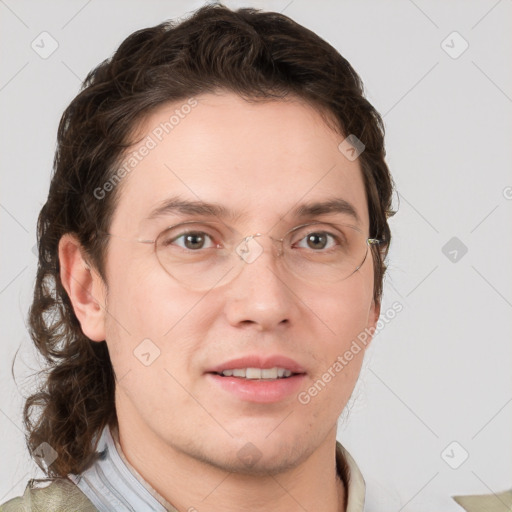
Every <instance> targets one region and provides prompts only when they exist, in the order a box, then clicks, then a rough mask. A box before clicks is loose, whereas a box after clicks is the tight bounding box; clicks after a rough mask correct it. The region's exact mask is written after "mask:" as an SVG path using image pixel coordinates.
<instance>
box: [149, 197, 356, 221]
mask: <svg viewBox="0 0 512 512" xmlns="http://www.w3.org/2000/svg"><path fill="white" fill-rule="evenodd" d="M336 213H341V214H344V215H348V216H350V217H352V218H353V219H354V220H355V221H357V222H360V221H361V219H360V217H359V215H358V213H357V210H356V208H355V207H354V206H353V205H352V204H351V203H349V202H348V201H347V200H345V199H342V198H333V199H329V200H327V201H315V202H310V203H303V204H300V205H299V206H297V207H295V208H294V209H293V210H292V212H291V214H292V216H293V217H297V218H303V217H312V216H322V215H329V214H336ZM169 214H175V215H180V214H181V215H201V216H205V217H218V218H221V219H229V220H231V221H234V220H237V219H239V218H240V217H241V216H242V213H240V212H235V211H233V210H231V209H229V208H226V207H225V206H223V205H221V204H219V203H208V202H204V201H190V200H185V199H182V198H179V197H177V196H175V197H171V198H169V199H167V200H165V201H164V202H163V203H161V204H160V205H159V206H157V207H156V208H155V209H154V210H152V211H151V212H150V214H149V215H148V216H147V217H146V219H145V220H153V219H157V218H159V217H162V216H165V215H169Z"/></svg>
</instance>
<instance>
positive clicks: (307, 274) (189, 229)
mask: <svg viewBox="0 0 512 512" xmlns="http://www.w3.org/2000/svg"><path fill="white" fill-rule="evenodd" d="M107 234H108V235H109V236H116V237H117V238H122V237H118V236H117V235H112V234H111V233H107ZM263 237H268V238H270V239H271V241H272V242H273V245H274V246H277V256H278V258H279V260H278V261H279V262H280V264H281V265H282V266H283V267H284V268H285V269H286V270H288V271H289V272H290V273H291V274H293V275H294V276H295V277H298V278H299V279H302V280H304V281H306V282H308V283H309V284H329V283H338V282H340V281H343V280H345V279H347V278H348V277H350V276H351V275H353V274H354V273H355V272H356V271H357V270H358V269H359V268H360V267H361V266H362V265H363V263H364V262H365V260H366V257H367V255H368V248H369V246H371V245H377V246H378V245H379V244H383V243H385V241H384V240H381V239H376V238H367V237H366V236H365V234H364V233H363V232H362V231H361V230H360V229H359V228H357V227H356V226H352V225H348V224H331V223H323V222H312V223H308V224H302V225H300V226H296V227H294V228H293V229H291V230H290V231H288V232H287V233H286V234H285V235H284V236H283V238H279V239H278V238H273V237H271V236H270V235H263V234H261V233H255V234H253V235H250V236H245V237H241V236H240V234H239V233H238V232H237V231H236V230H235V229H234V228H231V227H229V226H227V225H225V224H223V223H220V222H215V221H208V222H206V221H187V222H181V223H179V224H176V225H173V226H170V227H168V228H166V229H165V230H163V231H162V232H161V233H160V234H159V235H158V236H157V237H156V239H155V240H133V241H136V242H139V243H143V244H153V245H154V252H155V254H156V257H157V259H158V261H159V262H160V264H161V266H162V267H163V269H164V270H165V271H166V272H167V274H169V275H170V276H171V277H172V278H174V279H175V280H176V281H178V282H179V283H180V284H181V285H183V286H185V287H186V288H189V289H192V290H197V291H203V290H209V289H211V288H214V287H217V286H222V285H224V284H227V283H229V282H231V281H232V280H233V279H234V278H235V277H236V276H238V275H239V274H240V272H241V271H242V269H243V268H244V266H246V265H250V264H254V263H255V262H256V261H257V260H258V258H259V257H260V255H261V254H262V253H263V252H264V248H263V245H262V242H263ZM125 240H127V239H126V238H125ZM260 242H261V243H260Z"/></svg>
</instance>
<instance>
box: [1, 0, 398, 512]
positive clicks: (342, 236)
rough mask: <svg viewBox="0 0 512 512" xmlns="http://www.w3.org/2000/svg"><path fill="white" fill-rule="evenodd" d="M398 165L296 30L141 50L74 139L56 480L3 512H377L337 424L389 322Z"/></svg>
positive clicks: (195, 34) (331, 69) (114, 77)
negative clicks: (384, 307)
mask: <svg viewBox="0 0 512 512" xmlns="http://www.w3.org/2000/svg"><path fill="white" fill-rule="evenodd" d="M384 155H385V153H384V141H383V129H382V122H381V119H380V117H379V114H378V113H377V112H376V111H375V109H374V108H373V107H372V106H371V105H370V104H369V103H368V101H367V100H366V99H365V98H364V96H363V93H362V84H361V81H360V79H359V78H358V76H357V74H356V73H355V71H354V70H353V69H352V67H351V66H350V64H349V63H348V62H347V61H346V60H345V59H344V58H343V57H341V56H340V55H339V53H338V52H337V51H336V50H335V49H334V48H332V47H331V46H330V45H328V44H327V43H326V42H325V41H323V40H322V39H320V38H319V37H318V36H317V35H315V34H314V33H312V32H311V31H309V30H307V29H305V28H304V27H302V26H300V25H298V24H296V23H295V22H293V21H292V20H290V19H289V18H287V17H286V16H283V15H281V14H277V13H263V12H258V11H255V10H252V9H240V10H238V11H231V10H229V9H227V8H225V7H223V6H221V5H217V6H207V7H203V8H202V9H200V10H199V11H197V12H196V13H195V14H194V15H193V16H192V17H191V18H189V19H188V20H185V21H183V22H182V23H180V24H179V25H173V24H171V23H167V24H161V25H159V26H156V27H153V28H148V29H144V30H140V31H138V32H136V33H134V34H132V35H131V36H130V37H129V38H127V39H126V40H125V41H124V42H123V43H122V44H121V46H120V47H119V49H118V50H117V52H116V53H115V55H114V56H113V57H112V59H110V60H108V61H105V62H103V63H102V64H101V65H100V66H98V68H96V69H95V70H94V71H93V72H91V73H90V74H89V76H88V77H87V79H86V81H85V84H84V88H83V90H82V91H81V93H80V94H79V95H78V96H77V97H76V98H75V99H74V100H73V101H72V103H71V104H70V106H69V107H68V108H67V109H66V111H65V112H64V115H63V117H62V120H61V123H60V126H59V132H58V148H57V153H56V157H55V169H54V176H53V179H52V184H51V187H50V192H49V197H48V201H47V203H46V204H45V206H44V207H43V209H42V211H41V214H40V217H39V225H38V238H39V268H38V275H37V281H36V286H35V294H34V302H33V305H32V308H31V311H30V326H31V334H32V337H33V339H34V341H35V343H36V345H37V347H38V349H39V350H40V351H41V353H42V354H43V356H45V357H46V358H47V360H48V362H49V366H50V369H49V371H48V372H47V374H46V379H47V380H46V382H45V383H44V385H43V387H42V388H41V390H40V391H39V392H38V393H37V394H35V395H33V396H31V397H30V398H29V399H28V400H27V403H26V406H25V424H26V427H27V430H28V443H29V446H30V448H31V450H32V452H33V455H34V457H36V458H37V460H38V461H39V462H40V463H41V464H42V466H43V467H44V469H45V471H46V472H47V474H48V476H49V477H51V478H52V480H51V483H50V485H48V486H47V487H40V488H38V486H37V485H36V482H33V481H31V482H29V485H28V486H27V490H26V492H25V494H24V496H23V497H22V498H16V499H14V500H12V501H10V502H8V503H7V504H5V505H4V506H3V507H2V508H1V510H3V511H6V512H9V511H11V510H15V509H16V510H17V509H19V507H22V506H23V507H25V510H36V509H37V507H40V508H39V509H41V507H43V508H44V507H46V508H44V509H47V510H100V511H111V510H120V511H125V510H136V511H145V510H158V511H164V510H172V511H175V510H178V511H195V510H197V511H208V512H217V511H220V510H222V511H242V510H251V511H260V510H261V511H263V510H273V511H291V510H297V511H298V510H310V511H313V510H317V511H320V510H321V511H325V512H334V511H340V510H343V511H348V512H358V511H361V510H363V506H364V496H365V488H364V479H363V477H362V475H361V473H360V471H359V469H358V468H357V465H356V463H355V461H354V460H353V459H352V457H351V456H350V454H349V453H348V452H347V451H346V450H345V449H344V448H343V446H342V445H341V444H340V443H337V441H336V430H337V429H336V427H337V421H338V417H339V416H340V414H341V412H342V410H343V409H344V407H345V405H346V404H347V402H348V400H349V398H350V395H351V393H352V391H353V389H354V386H355V383H356V381H357V378H358V375H359V371H360V368H361V364H362V361H363V357H364V353H365V349H366V347H367V346H368V344H369V343H370V341H371V334H372V333H373V332H374V331H375V326H376V323H377V320H378V318H379V313H380V303H381V295H382V281H383V276H384V272H385V270H386V267H385V264H384V260H385V257H386V254H387V251H388V249H389V242H390V239H391V236H390V230H389V226H388V223H387V217H388V216H389V215H391V214H392V212H391V193H392V180H391V177H390V175H389V171H388V168H387V165H386V163H385V160H384ZM368 333H370V334H368ZM362 334H364V336H362ZM34 409H35V410H38V411H39V412H40V416H39V417H38V418H37V420H34V418H33V417H32V414H31V413H32V412H33V411H34ZM16 507H18V508H16Z"/></svg>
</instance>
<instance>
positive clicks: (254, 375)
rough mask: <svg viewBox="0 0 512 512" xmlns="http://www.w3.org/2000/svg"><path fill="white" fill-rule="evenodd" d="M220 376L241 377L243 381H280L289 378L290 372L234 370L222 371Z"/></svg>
mask: <svg viewBox="0 0 512 512" xmlns="http://www.w3.org/2000/svg"><path fill="white" fill-rule="evenodd" d="M222 375H224V376H225V377H242V378H244V379H282V378H283V377H290V376H291V375H292V372H291V371H290V370H286V369H285V368H277V367H275V368H265V369H262V368H237V369H234V370H224V371H223V372H222Z"/></svg>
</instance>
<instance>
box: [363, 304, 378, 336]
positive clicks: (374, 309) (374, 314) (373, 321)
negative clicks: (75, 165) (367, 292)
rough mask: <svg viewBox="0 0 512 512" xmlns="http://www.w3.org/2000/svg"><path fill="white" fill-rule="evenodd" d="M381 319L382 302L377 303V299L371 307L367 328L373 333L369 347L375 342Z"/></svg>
mask: <svg viewBox="0 0 512 512" xmlns="http://www.w3.org/2000/svg"><path fill="white" fill-rule="evenodd" d="M379 317H380V301H378V302H376V301H375V299H372V305H371V306H370V311H369V312H368V325H367V326H366V329H367V331H366V332H371V333H372V334H371V338H370V340H369V341H368V345H369V344H370V342H371V341H372V340H373V335H374V334H375V332H376V331H377V322H378V321H379Z"/></svg>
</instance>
